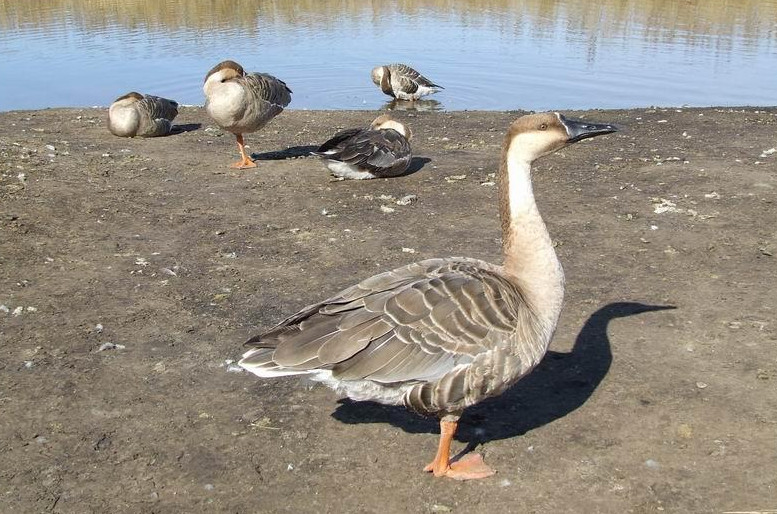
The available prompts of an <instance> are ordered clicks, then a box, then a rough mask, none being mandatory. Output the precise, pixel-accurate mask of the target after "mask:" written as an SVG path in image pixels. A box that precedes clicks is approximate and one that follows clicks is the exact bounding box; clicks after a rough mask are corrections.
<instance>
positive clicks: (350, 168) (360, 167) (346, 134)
mask: <svg viewBox="0 0 777 514" xmlns="http://www.w3.org/2000/svg"><path fill="white" fill-rule="evenodd" d="M411 138H412V133H411V132H410V129H409V128H408V127H407V125H405V124H404V123H402V122H400V121H397V120H395V119H394V118H393V117H392V116H391V115H390V114H383V115H381V116H378V117H377V118H375V120H374V121H373V122H372V123H371V124H370V127H369V128H366V129H359V128H353V129H346V130H341V131H340V132H338V133H337V134H335V135H334V136H333V137H332V138H331V139H330V140H329V141H327V142H326V143H324V144H322V145H321V146H320V147H319V148H318V150H317V151H315V152H311V154H313V155H315V156H317V157H321V159H322V160H324V161H325V162H326V166H327V168H329V170H330V171H331V172H332V173H333V174H334V175H336V176H338V177H343V178H350V179H356V180H359V179H370V178H385V177H396V176H397V175H401V174H402V173H404V172H405V171H406V170H407V167H408V166H409V165H410V161H411V159H412V158H413V155H412V153H411V151H410V143H409V142H408V141H409V140H410V139H411Z"/></svg>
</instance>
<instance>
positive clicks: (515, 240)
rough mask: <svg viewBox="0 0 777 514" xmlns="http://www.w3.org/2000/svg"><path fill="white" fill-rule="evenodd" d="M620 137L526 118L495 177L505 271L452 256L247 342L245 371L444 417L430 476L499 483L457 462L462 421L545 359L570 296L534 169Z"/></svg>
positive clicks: (470, 460) (398, 273)
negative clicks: (454, 451) (573, 149)
mask: <svg viewBox="0 0 777 514" xmlns="http://www.w3.org/2000/svg"><path fill="white" fill-rule="evenodd" d="M615 130H616V128H615V127H614V126H612V125H603V124H593V123H588V122H581V121H573V120H569V119H567V118H565V117H564V116H562V115H561V114H558V113H542V114H531V115H527V116H523V117H521V118H518V119H517V120H516V121H514V122H513V123H512V124H511V125H510V128H509V131H508V133H507V136H506V138H505V141H504V145H503V149H502V164H501V167H500V170H499V175H500V184H501V185H500V194H499V203H500V208H501V217H502V232H503V234H502V237H503V253H504V263H503V264H502V265H501V266H500V265H496V264H490V263H488V262H484V261H481V260H477V259H471V258H464V257H447V258H439V259H428V260H424V261H420V262H417V263H414V264H410V265H408V266H403V267H401V268H397V269H395V270H392V271H387V272H385V273H381V274H379V275H375V276H373V277H371V278H368V279H366V280H364V281H362V282H360V283H358V284H356V285H354V286H352V287H349V288H347V289H345V290H343V291H341V292H340V293H338V294H336V295H334V296H333V297H331V298H329V299H327V300H325V301H323V302H320V303H316V304H313V305H311V306H309V307H306V308H304V309H302V310H301V311H299V312H298V313H296V314H294V315H293V316H291V317H290V318H288V319H286V320H285V321H282V322H281V323H280V324H279V325H277V326H275V327H274V328H272V329H270V330H269V331H268V332H266V333H264V334H261V335H257V336H255V337H252V338H251V339H249V340H248V342H247V343H246V346H248V347H250V350H248V351H247V352H245V354H244V355H243V358H242V359H241V360H240V365H241V366H242V367H243V368H245V369H246V370H248V371H251V372H253V373H254V374H256V375H258V376H260V377H279V376H286V375H308V376H309V377H310V378H312V379H313V380H317V381H321V382H324V383H325V384H327V385H329V386H331V387H332V388H334V389H335V390H337V391H339V392H341V393H344V394H345V395H347V396H348V397H350V398H352V399H355V400H372V401H376V402H381V403H385V404H392V405H404V406H405V407H407V408H410V409H412V410H414V411H416V412H418V413H420V414H425V415H436V416H438V417H440V442H439V446H438V451H437V455H436V456H435V458H434V460H432V462H431V463H430V464H429V465H428V466H426V468H424V469H425V471H430V472H432V473H434V475H435V476H447V477H451V478H455V479H459V480H467V479H476V478H484V477H487V476H490V475H492V474H493V473H494V471H493V470H492V469H491V468H489V467H488V466H487V465H486V464H485V463H484V462H483V459H482V457H481V456H480V455H479V454H477V453H474V454H469V455H467V456H466V457H464V458H462V459H460V460H458V461H456V462H451V460H450V446H451V441H452V439H453V436H454V434H455V432H456V428H457V423H458V419H459V417H460V416H461V414H462V411H463V410H464V409H465V408H467V407H469V406H471V405H473V404H476V403H478V402H480V401H482V400H484V399H486V398H488V397H491V396H496V395H498V394H501V393H502V392H504V391H505V390H506V389H507V388H508V387H510V386H511V385H512V384H514V383H515V382H517V381H518V380H520V379H521V377H523V376H525V375H526V374H528V373H529V372H530V371H531V370H532V369H533V368H534V367H535V366H536V365H537V364H538V363H539V362H540V360H541V359H542V357H543V356H544V355H545V352H546V350H547V347H548V344H549V343H550V340H551V336H552V335H553V332H554V330H555V328H556V322H557V320H558V317H559V313H560V311H561V302H562V298H563V295H564V274H563V271H562V269H561V264H560V262H559V260H558V257H557V256H556V252H555V251H554V249H553V245H552V243H551V238H550V235H549V234H548V231H547V229H546V228H545V223H544V222H543V221H542V217H541V216H540V213H539V210H538V209H537V204H536V203H535V201H534V195H533V193H532V184H531V163H532V161H534V160H535V159H537V158H538V157H542V156H543V155H547V154H549V153H551V152H554V151H556V150H558V149H560V148H563V147H564V146H566V145H568V144H570V143H574V142H576V141H580V140H581V139H585V138H589V137H593V136H598V135H601V134H609V133H611V132H614V131H615Z"/></svg>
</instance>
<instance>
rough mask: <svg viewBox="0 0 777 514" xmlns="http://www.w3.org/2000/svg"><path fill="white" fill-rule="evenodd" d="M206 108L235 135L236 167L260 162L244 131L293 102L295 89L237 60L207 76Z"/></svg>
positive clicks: (259, 123) (215, 67) (251, 129)
mask: <svg viewBox="0 0 777 514" xmlns="http://www.w3.org/2000/svg"><path fill="white" fill-rule="evenodd" d="M203 91H204V92H205V110H206V111H207V113H208V114H209V115H210V117H211V118H213V120H214V121H215V122H216V123H217V124H218V125H219V126H220V127H221V128H223V129H224V130H227V131H229V132H232V133H233V134H235V138H236V139H237V146H238V150H239V151H240V157H241V160H240V161H237V162H235V163H233V164H232V167H233V168H253V167H256V164H255V163H254V162H253V161H252V160H251V158H250V157H249V156H248V154H246V152H245V144H244V141H243V134H245V133H246V132H256V131H257V130H259V129H261V128H262V127H264V126H265V125H266V124H267V123H268V122H269V121H270V120H271V119H273V118H274V117H276V116H277V115H278V114H280V113H281V111H283V109H284V107H286V106H287V105H289V103H290V102H291V93H292V91H291V89H289V88H288V86H286V83H285V82H283V81H282V80H278V79H277V78H275V77H273V76H272V75H268V74H266V73H246V72H245V70H244V69H243V67H242V66H241V65H239V64H238V63H236V62H235V61H224V62H221V63H219V64H217V65H216V66H214V67H213V68H212V69H211V70H210V71H209V72H208V74H207V75H206V76H205V83H204V85H203Z"/></svg>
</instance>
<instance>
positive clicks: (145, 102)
mask: <svg viewBox="0 0 777 514" xmlns="http://www.w3.org/2000/svg"><path fill="white" fill-rule="evenodd" d="M176 116H178V102H175V101H173V100H168V99H167V98H161V97H159V96H153V95H142V94H140V93H137V92H135V91H132V92H130V93H127V94H126V95H123V96H120V97H119V98H117V99H116V100H114V101H113V103H112V104H111V106H110V107H109V108H108V130H110V131H111V134H113V135H114V136H120V137H136V136H138V137H156V136H166V135H168V134H169V133H170V130H171V129H172V128H173V120H174V119H175V117H176Z"/></svg>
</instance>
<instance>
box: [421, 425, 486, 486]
mask: <svg viewBox="0 0 777 514" xmlns="http://www.w3.org/2000/svg"><path fill="white" fill-rule="evenodd" d="M457 427H458V422H457V421H446V420H444V419H443V420H440V444H439V446H438V447H437V455H435V457H434V460H433V461H432V462H431V463H430V464H429V465H428V466H426V467H425V468H424V471H426V472H432V473H434V476H436V477H448V478H453V479H455V480H475V479H478V478H487V477H490V476H491V475H493V474H494V473H496V471H494V470H493V469H491V468H490V467H489V466H488V465H486V463H485V462H483V457H482V456H481V455H480V454H479V453H471V454H468V455H465V456H464V457H462V458H461V459H459V460H457V461H456V462H451V460H450V453H451V441H452V440H453V436H454V435H455V434H456V428H457Z"/></svg>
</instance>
